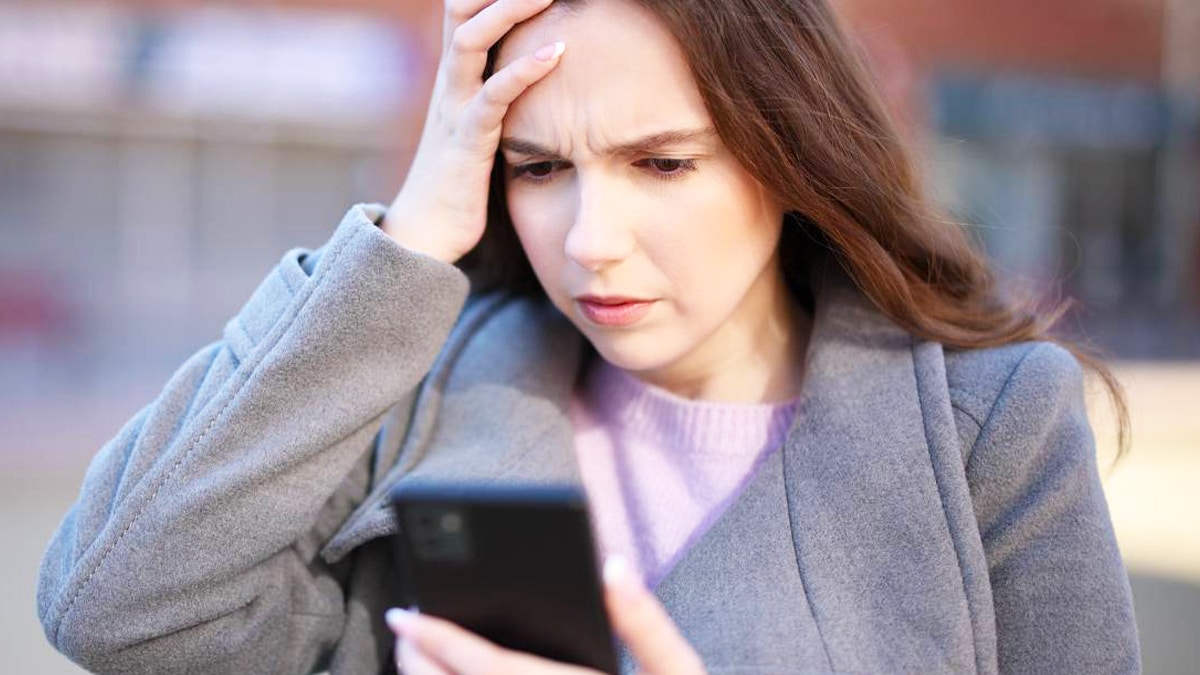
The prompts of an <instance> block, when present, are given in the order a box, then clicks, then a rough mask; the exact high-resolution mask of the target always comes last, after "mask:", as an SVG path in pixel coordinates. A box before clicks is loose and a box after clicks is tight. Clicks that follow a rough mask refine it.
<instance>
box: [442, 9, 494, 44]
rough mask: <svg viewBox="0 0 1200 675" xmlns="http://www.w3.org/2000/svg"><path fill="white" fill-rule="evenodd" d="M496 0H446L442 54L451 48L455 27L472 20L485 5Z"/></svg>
mask: <svg viewBox="0 0 1200 675" xmlns="http://www.w3.org/2000/svg"><path fill="white" fill-rule="evenodd" d="M495 2H496V0H446V3H445V4H446V12H445V15H444V19H443V21H442V55H443V56H444V55H445V53H446V50H448V49H450V37H451V36H452V35H454V29H455V28H458V27H459V26H461V25H463V24H464V23H466V22H468V21H470V20H471V17H473V16H475V15H476V14H478V13H479V12H481V11H483V9H484V8H485V7H487V6H488V5H491V4H493V3H495Z"/></svg>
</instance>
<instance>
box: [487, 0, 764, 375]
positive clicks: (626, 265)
mask: <svg viewBox="0 0 1200 675" xmlns="http://www.w3.org/2000/svg"><path fill="white" fill-rule="evenodd" d="M556 40H562V41H564V42H565V43H566V53H565V54H564V56H563V57H562V61H561V63H560V64H559V66H558V67H557V69H556V70H555V71H554V72H552V73H551V74H550V75H549V76H548V77H547V78H546V79H545V80H544V81H542V82H540V83H538V84H536V85H534V86H533V87H532V88H531V89H530V90H529V91H527V92H526V93H525V94H524V95H523V96H522V97H521V98H520V99H518V100H517V102H516V103H515V104H514V106H513V107H512V108H511V109H510V111H509V114H508V116H507V117H506V119H505V121H504V129H503V141H502V143H501V148H502V150H503V155H504V159H505V164H506V167H505V168H506V176H507V197H508V205H509V210H510V212H511V216H512V221H513V224H514V226H515V229H516V232H517V235H518V237H519V238H520V240H521V244H522V246H523V247H524V249H525V252H526V254H527V255H528V257H529V261H530V263H531V264H532V265H533V270H534V272H535V273H536V275H537V277H538V280H539V281H540V282H541V284H542V286H543V287H544V288H545V290H546V292H547V294H548V295H549V297H550V299H551V301H552V302H553V303H554V304H555V306H556V307H558V309H559V310H560V311H561V312H562V313H563V314H565V315H566V316H567V317H568V318H569V319H570V320H571V321H572V322H573V323H574V324H575V325H576V326H577V327H578V328H579V330H580V331H582V332H583V333H584V335H586V336H587V337H588V339H589V340H590V341H591V343H592V344H593V345H594V346H595V348H596V350H597V351H598V352H599V353H600V354H601V355H602V356H604V358H605V359H607V360H608V361H609V362H611V363H613V364H614V365H616V366H618V367H620V368H623V369H625V370H628V371H632V372H634V373H639V374H642V375H643V376H644V377H646V378H647V379H649V380H650V381H652V382H656V383H658V384H660V385H662V386H667V387H668V388H671V389H677V387H674V386H672V383H675V382H680V381H683V382H687V381H689V380H691V381H695V380H697V379H702V378H703V377H705V376H706V371H711V370H712V369H714V368H721V367H723V366H727V365H731V364H733V363H734V362H735V361H736V360H737V359H738V358H739V357H743V356H745V357H751V358H752V357H753V354H752V353H750V352H753V351H754V349H755V345H757V344H760V342H761V340H762V339H763V335H764V333H763V331H767V330H770V329H771V328H772V327H776V326H777V323H778V321H779V319H780V317H779V316H778V314H779V309H780V307H781V306H783V305H784V304H786V300H784V298H785V297H786V290H785V287H784V284H783V279H782V274H781V272H780V271H779V265H778V262H777V253H776V251H777V245H778V242H779V236H780V229H781V227H782V221H783V211H782V208H781V207H780V205H779V204H777V203H775V202H774V200H772V199H771V198H770V197H769V196H768V195H767V194H766V191H765V190H764V189H763V188H762V187H761V186H760V185H759V184H758V182H757V181H756V180H755V179H754V178H753V177H752V176H750V174H749V173H747V172H746V171H745V170H744V169H743V168H742V167H741V165H740V164H739V163H738V162H737V161H736V160H735V159H734V158H733V156H732V155H731V154H730V152H729V150H728V148H726V147H725V146H724V145H723V143H722V142H721V139H720V138H718V137H717V135H716V133H715V131H714V129H713V124H712V120H711V119H710V118H709V115H708V113H707V111H706V110H705V106H704V103H703V101H702V99H701V97H700V92H699V90H698V88H697V85H696V82H695V81H694V80H693V78H692V76H691V73H690V72H689V70H688V67H687V64H686V62H685V60H684V57H683V54H682V52H681V51H680V49H679V46H678V45H677V44H676V42H675V40H674V38H673V37H672V36H671V35H670V34H669V33H668V32H667V31H666V29H665V28H664V27H663V26H662V25H661V24H660V23H659V21H658V20H657V18H655V17H654V16H653V15H651V14H649V13H648V12H647V11H646V10H643V9H641V8H640V7H637V6H635V5H634V4H632V3H631V2H628V1H627V0H590V1H589V2H586V3H585V4H583V5H573V6H572V7H571V8H570V9H564V8H556V7H551V9H550V10H548V11H547V12H545V13H543V14H542V15H540V16H538V17H536V18H535V19H534V20H532V21H530V22H528V23H526V24H524V25H522V26H519V27H518V28H517V29H515V30H514V31H513V32H512V33H511V34H510V35H509V36H508V37H507V38H506V39H505V41H504V43H503V45H502V47H501V51H500V54H499V59H498V65H500V66H503V65H504V64H506V63H508V62H510V61H511V60H513V59H514V58H516V57H517V56H519V55H523V54H528V53H530V52H532V51H534V50H536V49H537V48H538V47H540V46H542V45H544V44H548V43H551V42H554V41H556Z"/></svg>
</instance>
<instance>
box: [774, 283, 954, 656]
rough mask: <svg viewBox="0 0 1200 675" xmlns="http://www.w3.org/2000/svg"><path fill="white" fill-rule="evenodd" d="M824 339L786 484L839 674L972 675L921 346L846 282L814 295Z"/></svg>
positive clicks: (792, 443)
mask: <svg viewBox="0 0 1200 675" xmlns="http://www.w3.org/2000/svg"><path fill="white" fill-rule="evenodd" d="M814 331H815V332H814V335H813V339H812V341H811V343H810V349H809V358H808V364H807V366H808V368H807V374H806V378H807V379H806V382H805V386H804V389H803V394H802V403H801V407H800V411H799V413H798V415H797V417H796V421H795V423H794V425H793V428H792V429H791V432H790V433H789V435H788V439H787V441H786V443H785V446H784V473H785V482H786V485H787V494H788V495H790V496H791V499H790V500H789V502H788V505H787V508H788V513H789V515H790V517H791V526H792V538H793V541H794V544H795V550H796V556H797V562H798V563H799V567H800V573H801V576H802V577H803V578H804V580H805V588H806V590H807V591H808V594H809V599H810V605H811V607H812V611H813V613H814V618H815V619H816V621H817V624H818V626H819V627H820V630H821V634H822V636H823V638H824V641H825V645H826V648H827V650H828V652H829V655H830V659H831V662H832V666H833V668H834V670H841V671H857V672H863V671H878V670H881V669H886V670H891V671H897V672H899V671H905V672H907V671H914V672H969V671H972V670H973V669H974V668H975V659H974V647H973V644H972V638H971V632H970V629H969V626H970V618H969V616H968V608H967V602H966V596H965V593H964V590H963V580H962V573H961V571H960V568H959V562H958V556H957V553H956V551H955V549H954V546H953V544H952V542H951V539H950V536H949V535H950V532H949V527H948V524H947V521H946V516H945V513H944V511H943V508H942V497H941V495H940V492H939V487H938V484H937V479H936V477H935V475H934V469H933V464H932V461H931V456H930V452H931V449H930V445H929V442H928V440H927V436H926V429H925V423H926V417H925V415H924V414H923V410H922V401H921V399H920V395H919V393H918V390H917V380H916V371H915V362H914V347H915V346H916V344H917V342H916V340H915V339H914V338H913V337H912V336H911V335H909V334H908V333H906V332H904V331H903V330H901V329H900V328H898V327H897V326H895V325H894V324H892V323H891V322H890V321H889V320H888V319H886V318H885V317H884V316H883V315H882V314H881V313H880V312H878V311H877V310H876V309H875V308H874V307H872V306H871V305H870V304H869V303H868V302H867V300H866V299H865V297H864V296H863V295H862V294H861V293H860V292H858V291H857V290H856V289H855V288H854V287H853V286H852V284H851V283H850V282H849V281H848V280H847V279H846V278H845V277H844V276H842V275H841V274H840V273H831V274H830V276H828V277H827V282H826V283H825V285H824V286H823V288H822V289H821V290H820V291H819V293H818V305H817V317H816V321H815V329H814ZM941 390H942V392H943V394H944V392H945V386H944V385H943V386H942V387H941ZM944 407H945V412H946V413H947V414H949V410H950V408H949V403H948V399H947V400H946V405H945V406H944Z"/></svg>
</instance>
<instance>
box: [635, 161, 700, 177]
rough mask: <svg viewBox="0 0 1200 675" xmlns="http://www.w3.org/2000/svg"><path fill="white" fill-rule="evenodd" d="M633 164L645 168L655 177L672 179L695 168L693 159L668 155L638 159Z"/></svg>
mask: <svg viewBox="0 0 1200 675" xmlns="http://www.w3.org/2000/svg"><path fill="white" fill-rule="evenodd" d="M634 166H637V167H639V168H642V169H645V170H647V171H649V172H650V173H651V174H653V175H654V176H655V177H656V178H660V179H663V180H672V179H675V178H682V177H683V175H684V174H686V173H690V172H692V171H695V170H696V160H694V159H673V158H668V157H652V158H650V159H642V160H638V161H637V162H635V163H634Z"/></svg>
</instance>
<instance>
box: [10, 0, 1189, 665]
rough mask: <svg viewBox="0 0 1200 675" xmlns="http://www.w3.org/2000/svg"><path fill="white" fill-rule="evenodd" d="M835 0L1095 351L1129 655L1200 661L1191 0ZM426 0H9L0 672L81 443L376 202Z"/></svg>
mask: <svg viewBox="0 0 1200 675" xmlns="http://www.w3.org/2000/svg"><path fill="white" fill-rule="evenodd" d="M834 2H835V5H836V6H837V7H838V9H839V11H841V12H842V13H843V14H844V15H845V17H846V19H847V22H848V24H849V25H850V26H851V27H852V29H853V32H854V33H855V34H856V35H857V37H858V38H859V39H860V41H861V43H862V45H863V50H864V52H865V53H866V54H867V56H868V58H869V60H870V61H871V62H872V63H873V64H874V66H875V68H876V71H877V74H878V78H879V81H880V83H881V86H882V87H883V89H884V91H885V92H886V94H887V96H888V99H889V101H890V104H891V105H892V106H893V108H894V109H895V112H896V114H897V115H898V116H900V118H901V119H902V120H903V124H904V127H905V129H906V133H907V134H908V135H909V136H910V137H911V138H912V139H913V142H914V143H915V144H917V146H918V147H919V148H920V150H921V154H922V158H923V159H922V161H923V162H924V164H925V166H926V168H927V170H928V172H929V174H930V176H931V178H932V181H933V185H934V188H935V189H936V192H937V194H938V195H939V196H940V198H941V199H942V200H944V202H945V204H946V205H947V207H948V209H949V210H950V212H951V213H952V214H953V215H954V216H955V217H957V218H959V219H961V220H963V221H965V222H968V223H971V224H972V229H973V230H974V231H975V232H976V233H977V234H978V236H979V237H980V239H981V241H982V242H983V243H984V244H985V246H986V247H987V249H988V250H989V252H990V253H991V254H992V255H993V256H994V258H995V259H996V260H997V261H998V264H999V265H1000V267H1001V269H1003V270H1005V273H1006V274H1007V273H1013V274H1015V275H1021V276H1023V277H1026V278H1030V279H1034V280H1038V281H1042V282H1046V281H1052V280H1059V281H1061V282H1062V284H1063V289H1064V290H1065V291H1066V292H1067V293H1069V294H1070V295H1071V296H1073V297H1075V298H1077V299H1078V300H1079V301H1080V303H1081V306H1082V308H1083V309H1082V311H1080V312H1077V313H1076V314H1074V315H1072V317H1071V323H1072V328H1073V330H1074V331H1075V332H1076V333H1078V334H1081V335H1086V336H1087V337H1088V338H1090V339H1091V340H1092V341H1093V342H1094V343H1095V344H1096V345H1098V346H1100V347H1102V348H1104V349H1106V350H1108V352H1109V353H1111V354H1112V355H1113V356H1114V358H1115V365H1116V369H1117V373H1118V375H1119V376H1120V378H1121V379H1122V381H1123V382H1124V383H1125V384H1126V386H1127V388H1128V395H1129V398H1130V403H1131V406H1132V412H1133V422H1134V431H1133V443H1132V454H1131V455H1130V456H1129V457H1128V458H1127V459H1125V460H1124V461H1123V462H1121V463H1120V464H1118V465H1117V466H1116V467H1115V468H1106V469H1105V485H1106V490H1107V491H1108V495H1109V499H1110V504H1111V508H1112V514H1113V519H1114V523H1115V525H1116V528H1117V533H1118V537H1119V539H1120V542H1121V546H1122V550H1123V552H1124V554H1125V557H1126V560H1127V562H1128V565H1129V570H1130V576H1131V581H1132V584H1133V589H1134V595H1135V600H1136V602H1137V610H1138V614H1139V623H1140V627H1141V632H1142V640H1143V648H1144V652H1145V669H1146V672H1148V673H1152V674H1163V675H1166V674H1173V673H1198V672H1200V640H1198V639H1197V633H1196V631H1197V629H1196V626H1197V625H1200V1H1198V0H901V1H890V2H876V1H870V0H834ZM440 13H441V3H440V2H437V1H435V0H338V1H335V0H292V1H285V0H279V1H277V2H266V1H262V0H255V1H245V2H236V3H235V2H200V1H199V0H107V1H104V2H77V1H72V2H36V3H35V2H14V1H13V0H0V532H3V533H4V538H5V546H4V555H3V556H2V557H0V645H3V650H2V654H0V663H3V664H4V665H0V671H3V672H12V673H71V672H78V671H77V669H76V668H75V667H74V666H72V665H71V664H69V663H68V662H67V661H66V660H65V659H63V658H62V657H59V656H57V655H56V654H55V653H54V652H53V651H52V650H51V649H50V648H49V647H48V646H47V645H46V644H45V641H44V639H43V638H42V636H41V632H40V628H39V627H38V624H37V622H36V618H35V609H34V599H33V593H34V583H35V578H36V570H37V564H38V559H39V558H40V555H41V552H42V547H43V546H44V545H45V542H46V541H47V539H48V537H49V536H50V533H51V532H52V530H53V529H54V527H55V526H56V524H57V522H58V519H59V518H61V516H62V514H63V513H64V512H65V511H66V509H67V507H68V505H69V504H70V502H71V501H72V499H73V495H74V492H75V490H76V489H77V488H78V485H79V482H80V480H81V478H82V475H83V471H84V469H85V467H86V465H87V462H88V460H89V459H90V457H91V455H92V454H93V453H94V452H95V451H96V450H97V449H98V448H99V447H100V446H101V445H102V444H103V443H104V442H105V441H106V440H107V439H108V438H109V437H110V436H112V435H113V434H114V433H115V432H116V430H117V429H118V427H119V426H120V425H121V424H122V423H123V421H124V420H125V419H127V418H128V417H130V416H131V415H132V414H133V413H134V412H135V411H136V410H137V409H138V408H139V407H141V406H142V405H144V404H145V403H147V402H148V401H149V400H151V398H152V397H153V396H154V394H155V392H156V391H157V389H158V388H159V387H160V386H161V385H162V383H163V382H165V381H166V379H167V377H168V376H169V374H170V373H171V372H172V370H173V368H174V367H175V366H176V365H178V364H179V363H181V362H182V361H183V359H184V358H185V357H186V356H187V355H188V354H190V353H191V352H193V351H194V350H196V349H197V348H199V347H200V346H202V345H203V344H204V343H206V342H208V341H210V340H213V339H216V338H217V337H218V336H219V333H220V327H221V325H222V323H223V322H224V321H225V319H227V318H228V317H229V316H230V315H231V314H232V313H234V312H235V311H236V310H237V308H238V307H239V306H240V305H241V303H242V302H243V301H244V300H245V299H246V297H248V295H249V293H250V291H251V290H252V289H253V288H254V286H255V285H256V283H257V282H258V280H259V279H260V278H261V277H262V276H263V275H264V274H265V273H266V272H267V270H269V269H270V267H271V266H272V265H273V264H274V263H275V262H276V261H277V260H278V258H279V257H280V255H282V253H283V252H284V251H285V250H286V249H288V248H290V247H293V246H317V245H320V244H321V243H322V242H323V241H324V240H325V238H326V237H327V236H328V235H329V233H330V232H331V231H332V229H333V227H334V225H335V224H336V223H337V221H338V219H339V217H340V215H341V214H342V212H343V211H344V210H345V209H346V208H347V207H348V206H349V205H350V204H352V203H354V202H356V201H388V200H389V199H390V198H391V196H392V195H393V193H394V192H395V190H396V188H397V186H398V185H399V183H400V181H401V180H402V178H403V175H404V171H405V167H406V164H407V161H408V158H409V157H410V156H411V152H412V150H413V144H414V142H415V140H416V137H417V133H418V131H419V125H420V121H421V119H422V117H423V114H424V107H425V102H426V100H427V96H428V91H429V88H430V86H431V82H432V75H433V70H434V66H435V62H436V54H437V49H438V43H439V30H440ZM1093 399H1094V401H1093V403H1094V413H1095V414H1094V418H1095V423H1096V428H1097V433H1098V435H1099V438H1100V446H1101V455H1102V462H1104V465H1105V466H1106V467H1108V466H1109V462H1110V460H1111V457H1112V452H1113V447H1114V442H1113V427H1112V422H1111V412H1110V410H1109V409H1108V408H1107V407H1106V405H1105V402H1104V399H1103V397H1102V396H1101V395H1100V394H1099V390H1098V388H1097V390H1096V392H1095V393H1094V395H1093Z"/></svg>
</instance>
